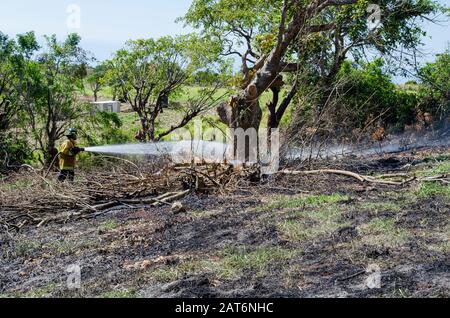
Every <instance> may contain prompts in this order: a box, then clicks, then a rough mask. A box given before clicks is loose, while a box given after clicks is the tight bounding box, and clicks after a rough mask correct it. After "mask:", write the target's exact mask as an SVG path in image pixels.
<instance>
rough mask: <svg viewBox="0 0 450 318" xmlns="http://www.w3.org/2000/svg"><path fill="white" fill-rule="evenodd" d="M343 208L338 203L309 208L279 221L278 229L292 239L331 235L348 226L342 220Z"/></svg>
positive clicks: (298, 239) (286, 237)
mask: <svg viewBox="0 0 450 318" xmlns="http://www.w3.org/2000/svg"><path fill="white" fill-rule="evenodd" d="M341 216H342V210H341V209H339V207H337V206H336V205H330V206H326V207H321V208H319V209H309V210H304V211H298V212H295V213H290V214H289V219H287V220H283V221H279V222H278V224H277V227H278V230H279V231H280V233H281V234H282V235H283V237H284V238H285V239H287V240H290V241H301V240H309V239H314V238H316V237H319V236H321V235H329V234H331V233H333V232H334V231H336V230H337V229H338V228H340V227H343V226H346V225H348V224H344V223H342V222H341Z"/></svg>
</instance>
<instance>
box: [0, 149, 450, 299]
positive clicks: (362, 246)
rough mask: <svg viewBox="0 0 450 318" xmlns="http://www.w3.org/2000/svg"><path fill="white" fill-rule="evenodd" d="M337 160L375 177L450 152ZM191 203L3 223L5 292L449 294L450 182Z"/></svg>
mask: <svg viewBox="0 0 450 318" xmlns="http://www.w3.org/2000/svg"><path fill="white" fill-rule="evenodd" d="M447 153H448V150H447ZM330 165H332V166H333V167H334V168H346V169H351V170H352V171H355V172H360V173H364V174H373V175H377V174H383V173H386V172H405V171H407V172H408V173H412V172H416V173H418V174H421V175H434V174H437V173H443V172H447V173H448V172H449V171H450V156H448V155H446V154H445V152H444V153H443V154H441V155H439V156H437V155H430V154H426V153H422V154H410V153H409V154H399V155H397V156H396V157H393V158H392V157H391V158H375V159H370V160H356V159H355V160H353V161H352V162H350V161H348V160H347V161H342V162H335V163H330ZM183 203H184V205H185V206H186V208H187V213H182V214H177V215H174V214H173V213H172V212H171V211H170V208H169V207H160V208H155V207H141V208H138V209H130V208H125V209H123V208H122V209H115V210H112V211H110V212H109V213H107V214H104V215H102V216H101V217H99V218H97V219H94V220H80V221H76V222H71V223H67V224H65V225H59V224H49V225H47V226H45V227H42V228H35V227H30V228H26V229H22V230H21V231H20V232H19V233H16V232H11V231H10V232H5V231H3V232H1V234H0V242H1V243H0V244H1V247H0V248H1V258H0V266H1V268H2V271H1V272H0V293H1V294H2V296H4V297H11V296H19V297H76V296H82V297H87V296H94V297H411V296H415V297H449V296H450V241H449V238H450V225H449V219H450V186H449V185H448V184H441V183H435V182H433V183H420V182H412V183H410V184H408V185H406V186H403V187H398V186H397V187H396V186H389V185H376V186H374V185H373V184H362V183H359V182H357V181H356V180H353V179H351V178H350V179H349V178H347V177H344V176H333V175H326V176H320V175H318V176H313V177H312V176H277V177H273V178H271V179H268V180H266V181H265V182H262V183H259V184H253V185H249V184H243V185H242V188H239V189H236V190H235V191H233V193H229V194H226V195H219V196H215V195H205V194H191V195H190V196H188V197H186V198H185V199H184V201H183ZM55 209H57V207H55ZM74 264H75V265H79V266H80V267H81V288H80V289H76V290H69V289H68V288H67V283H66V281H67V278H68V275H69V273H68V272H66V270H67V268H68V267H69V266H70V265H74ZM368 268H372V272H371V273H367V272H366V270H367V269H368ZM378 270H379V275H378ZM378 277H380V279H381V281H380V283H381V285H378V284H377V278H378ZM368 278H371V279H372V280H371V282H372V283H373V284H374V285H375V286H372V285H371V284H368V282H367V280H368ZM377 285H378V286H377ZM368 286H371V287H376V288H369V287H368Z"/></svg>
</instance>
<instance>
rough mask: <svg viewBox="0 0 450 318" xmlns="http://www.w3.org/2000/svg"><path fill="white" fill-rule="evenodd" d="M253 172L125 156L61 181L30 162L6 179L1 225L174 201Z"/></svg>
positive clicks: (0, 190) (0, 194) (0, 191)
mask: <svg viewBox="0 0 450 318" xmlns="http://www.w3.org/2000/svg"><path fill="white" fill-rule="evenodd" d="M252 173H254V169H253V168H252V169H244V170H239V171H237V170H235V169H233V168H232V167H231V166H229V165H222V164H202V165H194V164H191V165H181V166H180V165H178V166H173V165H170V166H165V167H161V166H158V165H153V164H139V165H138V164H136V163H133V162H131V161H126V162H125V161H122V163H121V164H117V163H116V164H115V165H114V168H112V169H111V168H109V169H108V168H104V169H95V170H93V171H81V172H80V173H78V175H77V178H76V181H75V182H73V183H68V182H64V183H59V182H57V181H56V178H55V177H54V175H53V174H52V175H50V177H48V178H44V177H43V176H42V175H43V173H42V171H38V170H33V169H31V168H29V167H28V168H26V169H25V170H22V171H19V172H16V173H13V174H10V175H8V176H6V177H4V178H3V179H1V181H0V226H1V227H2V228H4V229H7V230H9V229H16V230H20V229H21V228H22V227H24V226H27V225H28V226H30V225H32V226H38V227H41V226H43V225H45V224H48V223H49V222H58V223H65V222H69V221H73V220H77V219H81V218H94V217H96V216H98V215H100V214H104V213H106V212H108V211H109V210H110V209H112V208H115V207H118V206H123V207H129V208H132V207H134V206H140V205H150V206H161V205H170V206H172V203H173V202H175V201H178V200H180V199H182V198H183V197H185V196H187V195H188V194H189V193H190V192H191V191H199V192H212V191H225V189H230V188H232V184H233V183H237V182H238V181H239V180H241V179H242V178H247V177H248V176H250V175H251V174H252ZM44 175H45V174H44Z"/></svg>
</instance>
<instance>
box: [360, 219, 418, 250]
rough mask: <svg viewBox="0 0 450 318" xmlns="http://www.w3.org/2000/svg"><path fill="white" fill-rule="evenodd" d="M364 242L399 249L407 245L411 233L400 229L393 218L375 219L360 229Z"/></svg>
mask: <svg viewBox="0 0 450 318" xmlns="http://www.w3.org/2000/svg"><path fill="white" fill-rule="evenodd" d="M358 230H359V233H360V234H361V237H362V240H363V241H364V242H365V243H368V244H379V245H387V246H392V247H398V246H401V245H403V244H405V243H406V242H407V240H408V238H409V232H408V231H407V230H405V229H402V228H400V227H398V226H397V225H396V223H395V219H393V218H375V219H373V220H371V221H370V222H368V223H365V224H362V225H360V226H359V227H358Z"/></svg>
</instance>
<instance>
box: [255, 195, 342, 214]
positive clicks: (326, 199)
mask: <svg viewBox="0 0 450 318" xmlns="http://www.w3.org/2000/svg"><path fill="white" fill-rule="evenodd" d="M348 199H349V197H348V196H343V195H341V194H338V193H335V194H331V195H313V196H307V197H300V198H298V197H294V198H293V197H291V196H283V197H282V198H279V199H277V200H276V201H275V202H273V203H270V204H266V205H264V206H262V207H260V208H259V210H260V211H271V210H281V209H296V208H301V207H305V206H309V207H317V206H321V205H324V204H335V203H338V202H341V201H345V200H348Z"/></svg>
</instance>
